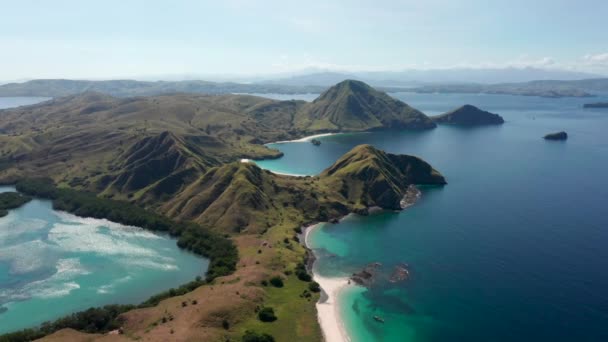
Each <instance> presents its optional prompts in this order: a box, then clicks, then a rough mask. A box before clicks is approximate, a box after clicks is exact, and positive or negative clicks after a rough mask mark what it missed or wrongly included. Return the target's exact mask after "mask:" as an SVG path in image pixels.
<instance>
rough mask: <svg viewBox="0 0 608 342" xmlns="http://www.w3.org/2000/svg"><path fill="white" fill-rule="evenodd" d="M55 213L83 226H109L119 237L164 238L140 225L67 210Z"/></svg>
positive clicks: (112, 232) (71, 222) (61, 217)
mask: <svg viewBox="0 0 608 342" xmlns="http://www.w3.org/2000/svg"><path fill="white" fill-rule="evenodd" d="M55 215H56V216H57V217H58V218H59V219H60V220H61V222H63V223H69V224H80V225H83V226H94V227H107V228H109V229H110V234H112V235H114V236H118V237H137V238H140V239H152V240H157V239H162V237H161V236H159V235H158V234H154V233H152V232H150V231H148V230H145V229H143V228H140V227H135V226H127V225H124V224H120V223H116V222H112V221H109V220H106V219H96V218H92V217H79V216H76V215H72V214H70V213H67V212H65V211H55Z"/></svg>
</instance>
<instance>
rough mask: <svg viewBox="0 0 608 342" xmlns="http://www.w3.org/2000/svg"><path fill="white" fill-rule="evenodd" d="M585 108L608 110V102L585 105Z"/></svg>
mask: <svg viewBox="0 0 608 342" xmlns="http://www.w3.org/2000/svg"><path fill="white" fill-rule="evenodd" d="M583 108H608V102H596V103H585V104H584V105H583Z"/></svg>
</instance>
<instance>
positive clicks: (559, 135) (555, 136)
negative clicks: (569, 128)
mask: <svg viewBox="0 0 608 342" xmlns="http://www.w3.org/2000/svg"><path fill="white" fill-rule="evenodd" d="M543 138H544V139H545V140H568V133H566V132H563V131H562V132H556V133H549V134H547V135H545V136H544V137H543Z"/></svg>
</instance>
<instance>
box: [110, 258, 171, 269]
mask: <svg viewBox="0 0 608 342" xmlns="http://www.w3.org/2000/svg"><path fill="white" fill-rule="evenodd" d="M167 259H170V258H161V260H164V261H168V260H167ZM121 261H122V262H123V263H125V264H127V265H129V266H135V267H141V268H151V269H157V270H163V271H177V270H179V267H178V266H177V265H175V264H174V263H167V262H164V263H163V262H156V261H155V260H150V259H125V260H121Z"/></svg>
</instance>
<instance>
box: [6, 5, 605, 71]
mask: <svg viewBox="0 0 608 342" xmlns="http://www.w3.org/2000/svg"><path fill="white" fill-rule="evenodd" d="M2 9H3V10H2V15H1V18H2V20H1V21H0V44H1V45H2V46H3V53H2V54H1V55H0V75H1V80H2V81H11V80H24V79H34V78H75V79H115V78H142V79H143V78H159V77H176V76H177V77H179V76H183V75H197V76H214V75H215V76H217V77H218V78H219V77H227V78H230V77H249V78H251V77H255V76H260V75H290V74H293V73H298V72H300V73H301V72H304V71H305V70H321V71H323V70H329V71H336V72H362V71H369V72H374V71H401V70H429V69H430V70H436V69H453V68H473V69H484V68H488V69H503V68H526V67H531V68H540V69H550V70H566V71H575V72H584V73H590V74H596V75H603V76H605V75H608V47H607V46H605V45H603V44H601V43H598V42H601V41H604V37H603V35H604V33H605V32H606V29H607V28H608V24H606V22H605V20H604V19H605V18H604V13H607V11H608V3H606V2H602V1H591V0H587V1H579V2H577V3H572V2H569V1H565V0H561V1H548V0H542V1H537V2H534V3H529V2H526V1H523V0H516V1H508V2H506V1H503V2H494V3H492V4H491V5H490V4H487V3H486V2H484V1H481V0H469V1H464V2H459V3H457V4H456V3H453V2H451V1H446V0H433V1H427V2H425V3H419V2H414V1H381V2H380V3H374V4H370V3H368V2H364V1H349V2H345V1H337V2H332V3H331V4H326V3H324V2H322V1H310V2H307V3H306V4H302V3H299V2H292V1H263V2H257V1H256V2H254V1H247V0H230V1H224V2H221V3H215V2H214V3H199V2H196V1H191V0H188V1H178V2H173V3H171V4H168V3H160V2H154V1H153V2H150V1H141V0H138V1H129V2H119V1H116V0H109V1H105V2H103V3H97V4H93V3H81V2H78V1H74V0H60V1H54V2H52V3H51V2H38V1H33V0H28V1H20V2H14V3H10V4H4V5H3V8H2ZM560 18H561V20H556V19H560ZM564 23H568V25H564Z"/></svg>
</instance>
